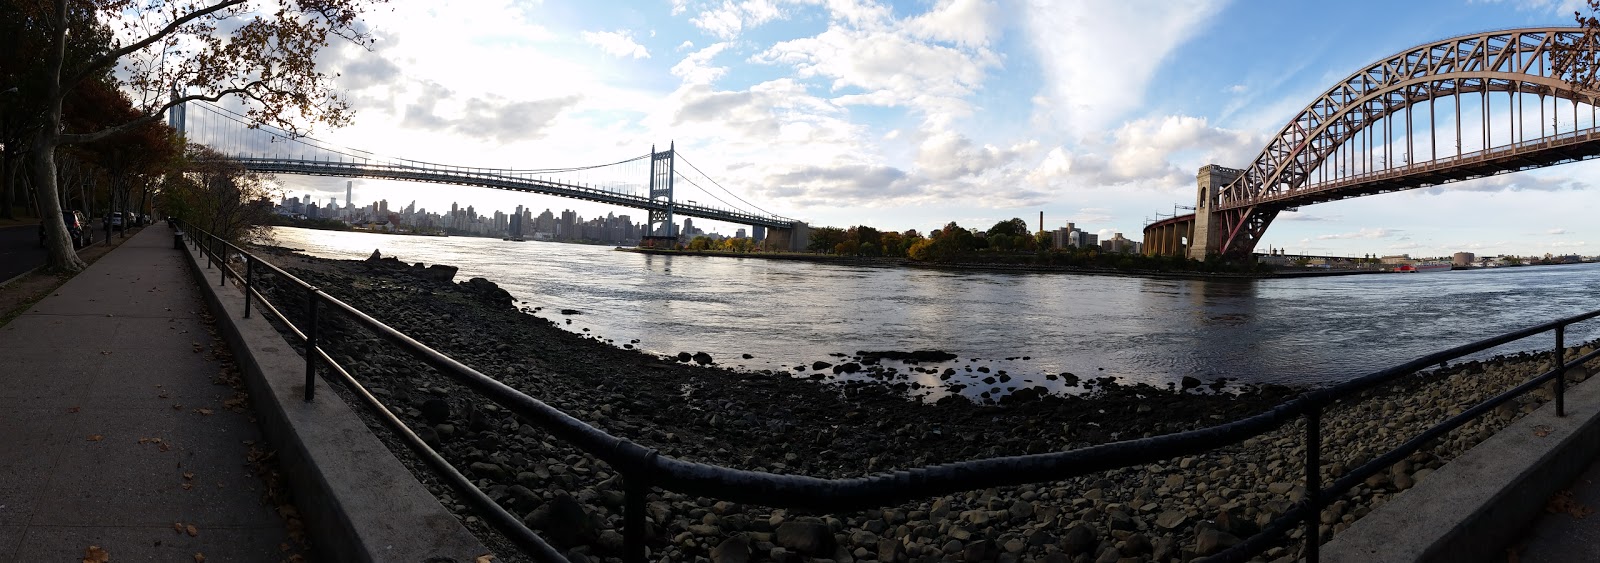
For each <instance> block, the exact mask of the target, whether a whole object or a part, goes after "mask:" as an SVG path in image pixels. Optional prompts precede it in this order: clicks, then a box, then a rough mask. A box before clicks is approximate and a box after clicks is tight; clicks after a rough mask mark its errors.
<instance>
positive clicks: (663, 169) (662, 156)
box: [649, 141, 678, 237]
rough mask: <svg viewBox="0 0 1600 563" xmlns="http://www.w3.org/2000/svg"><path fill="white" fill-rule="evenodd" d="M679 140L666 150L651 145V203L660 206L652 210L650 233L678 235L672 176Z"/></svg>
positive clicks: (666, 235)
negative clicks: (675, 222)
mask: <svg viewBox="0 0 1600 563" xmlns="http://www.w3.org/2000/svg"><path fill="white" fill-rule="evenodd" d="M676 148H677V142H676V141H674V142H673V143H672V144H670V145H667V151H666V152H656V147H655V146H654V145H651V146H650V203H658V204H659V205H660V207H659V208H652V209H651V210H650V225H649V229H650V234H652V235H654V236H658V237H675V236H678V233H677V226H676V225H673V224H672V209H673V203H672V177H673V175H674V174H673V164H674V163H675V162H674V159H673V156H674V155H675V154H677V151H676Z"/></svg>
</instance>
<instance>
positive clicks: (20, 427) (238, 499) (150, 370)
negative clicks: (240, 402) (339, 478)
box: [0, 225, 300, 562]
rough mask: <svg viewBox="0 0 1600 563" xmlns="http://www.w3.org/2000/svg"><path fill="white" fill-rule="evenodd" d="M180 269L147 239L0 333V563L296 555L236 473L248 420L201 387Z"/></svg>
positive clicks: (166, 250)
mask: <svg viewBox="0 0 1600 563" xmlns="http://www.w3.org/2000/svg"><path fill="white" fill-rule="evenodd" d="M181 259H182V254H181V253H180V252H178V251H176V250H173V249H172V231H171V230H170V229H168V228H166V227H164V226H159V225H158V226H153V227H151V228H147V229H144V230H143V231H141V232H140V233H138V234H137V235H135V236H134V237H133V238H132V239H131V240H129V241H128V242H127V243H124V244H123V245H122V246H121V247H119V248H117V249H116V250H114V251H113V252H111V253H110V254H108V255H106V256H105V257H103V258H101V259H100V260H99V261H97V262H95V264H94V265H93V266H91V267H90V268H89V269H88V270H86V271H84V272H83V273H81V274H79V275H78V276H77V277H75V278H73V279H72V280H71V281H69V282H67V283H66V284H65V285H63V286H62V287H61V288H60V289H58V290H57V291H56V292H55V293H54V294H52V295H51V296H50V297H46V298H45V299H44V300H42V301H40V302H39V303H38V304H37V305H36V306H34V307H33V308H32V309H30V310H29V311H28V312H26V313H24V314H23V315H22V316H20V317H18V318H16V319H15V320H13V321H11V323H10V324H7V325H6V326H4V327H0V561H78V560H80V559H82V558H83V557H84V556H85V549H87V548H88V547H89V546H99V547H100V548H102V549H104V550H105V551H106V552H107V554H108V555H109V556H110V557H111V558H112V559H111V560H112V561H140V560H155V561H186V562H187V561H197V560H199V558H198V557H195V554H197V553H199V554H204V558H205V559H204V560H205V561H208V562H218V561H280V560H284V559H287V558H288V557H289V556H290V555H292V554H294V553H298V552H299V551H300V550H299V549H298V546H297V545H296V544H295V543H294V542H292V541H291V540H290V539H289V534H288V532H287V531H286V529H285V524H284V520H283V519H281V518H280V517H279V516H278V514H277V507H273V506H266V505H265V504H264V503H263V500H262V498H263V492H264V489H265V488H266V485H265V484H264V483H263V482H262V480H261V479H260V478H258V477H257V476H256V475H254V473H253V471H252V469H251V466H250V464H249V463H248V462H247V456H248V455H249V453H250V449H251V446H250V445H248V444H249V443H254V442H256V441H258V440H260V431H259V429H258V428H257V426H256V424H255V423H254V422H253V421H252V420H251V418H250V417H251V416H253V414H252V413H250V412H249V411H248V410H245V411H244V412H242V413H240V412H234V411H231V410H229V409H228V408H227V407H226V406H225V404H224V402H225V401H228V400H229V399H232V398H234V396H235V391H234V389H232V388H230V387H229V386H227V385H221V384H215V383H213V382H212V379H213V377H215V376H217V375H218V373H219V371H220V370H221V368H222V363H221V362H219V361H218V360H216V359H213V358H212V353H211V352H212V349H211V347H212V345H213V340H212V338H211V336H210V334H209V333H207V331H206V327H205V325H203V324H202V322H201V315H202V314H204V313H205V312H206V308H205V305H204V303H203V302H202V301H201V299H200V294H199V289H198V287H197V286H196V285H195V283H196V282H195V281H194V279H193V278H192V277H191V276H190V275H189V272H188V270H187V267H186V266H185V265H184V264H183V262H181ZM197 409H208V411H209V412H210V413H212V414H209V415H208V414H204V413H203V412H201V411H198V410H197ZM241 410H243V409H241ZM154 439H159V441H155V440H154ZM260 445H261V446H264V444H260ZM263 449H265V448H264V447H263ZM179 523H181V525H182V527H183V528H185V529H184V530H183V531H182V532H179V531H177V530H175V529H174V524H179ZM190 525H192V526H193V527H194V528H193V529H194V531H195V532H196V533H195V534H194V535H192V536H191V535H190V534H189V533H188V528H187V527H188V526H190ZM286 546H287V547H292V548H294V549H291V550H289V551H284V550H283V547H286Z"/></svg>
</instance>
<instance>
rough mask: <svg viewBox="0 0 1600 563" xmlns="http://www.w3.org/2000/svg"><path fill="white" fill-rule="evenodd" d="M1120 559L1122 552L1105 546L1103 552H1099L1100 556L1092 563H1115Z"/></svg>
mask: <svg viewBox="0 0 1600 563" xmlns="http://www.w3.org/2000/svg"><path fill="white" fill-rule="evenodd" d="M1120 559H1122V552H1120V551H1117V548H1115V547H1110V546H1107V547H1106V548H1105V550H1103V551H1101V552H1100V556H1099V557H1096V558H1095V560H1094V563H1117V561H1118V560H1120Z"/></svg>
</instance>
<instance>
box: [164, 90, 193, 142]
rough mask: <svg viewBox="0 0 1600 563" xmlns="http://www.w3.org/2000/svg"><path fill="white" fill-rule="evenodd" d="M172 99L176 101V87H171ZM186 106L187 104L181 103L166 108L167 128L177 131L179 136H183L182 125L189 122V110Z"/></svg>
mask: <svg viewBox="0 0 1600 563" xmlns="http://www.w3.org/2000/svg"><path fill="white" fill-rule="evenodd" d="M172 99H173V100H177V99H178V87H177V86H173V87H172ZM186 105H188V104H187V103H182V104H177V105H174V106H172V107H170V108H167V126H169V127H172V128H173V129H177V130H178V135H179V136H182V135H183V131H184V125H185V124H186V123H187V122H188V121H189V119H188V118H189V111H188V110H189V108H187V107H185V106H186Z"/></svg>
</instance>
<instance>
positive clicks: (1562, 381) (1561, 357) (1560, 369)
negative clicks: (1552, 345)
mask: <svg viewBox="0 0 1600 563" xmlns="http://www.w3.org/2000/svg"><path fill="white" fill-rule="evenodd" d="M1566 364H1567V325H1561V326H1557V327H1556V365H1555V368H1556V416H1567V366H1566Z"/></svg>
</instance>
